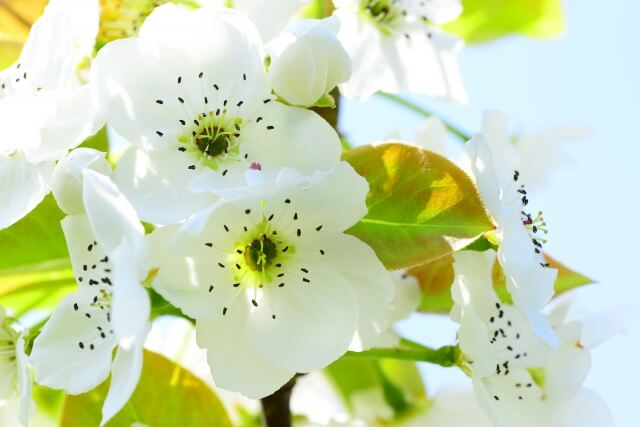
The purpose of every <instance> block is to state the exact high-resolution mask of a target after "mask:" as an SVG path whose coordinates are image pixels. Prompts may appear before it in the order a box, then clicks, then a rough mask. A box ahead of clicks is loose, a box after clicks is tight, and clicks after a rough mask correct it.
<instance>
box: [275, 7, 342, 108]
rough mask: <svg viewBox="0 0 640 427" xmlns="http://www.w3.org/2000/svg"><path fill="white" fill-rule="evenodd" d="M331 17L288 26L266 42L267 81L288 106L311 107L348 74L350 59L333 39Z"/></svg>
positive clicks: (335, 26)
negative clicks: (267, 56) (267, 57)
mask: <svg viewBox="0 0 640 427" xmlns="http://www.w3.org/2000/svg"><path fill="white" fill-rule="evenodd" d="M338 28H339V22H338V21H337V19H336V18H335V17H332V18H327V19H323V20H318V19H307V20H301V21H297V22H295V23H294V24H292V25H290V26H289V27H288V28H287V29H286V31H284V32H283V33H282V34H281V35H280V36H278V37H277V38H276V39H275V40H274V41H273V42H271V43H270V44H269V47H268V53H269V58H271V61H270V65H269V81H270V82H271V85H272V86H273V89H274V91H275V93H276V94H277V95H278V96H279V97H281V98H282V99H284V100H285V101H287V102H288V103H289V104H292V105H300V106H306V107H308V106H312V105H314V104H316V103H317V102H318V101H320V100H321V98H322V97H324V96H326V95H327V94H328V93H329V92H330V91H331V90H333V88H335V87H336V86H337V85H338V84H339V83H342V82H344V81H346V80H347V79H348V78H349V76H350V75H351V59H350V58H349V55H348V54H347V52H346V51H345V50H344V48H343V47H342V45H341V44H340V41H339V40H338V39H337V38H336V33H337V32H338Z"/></svg>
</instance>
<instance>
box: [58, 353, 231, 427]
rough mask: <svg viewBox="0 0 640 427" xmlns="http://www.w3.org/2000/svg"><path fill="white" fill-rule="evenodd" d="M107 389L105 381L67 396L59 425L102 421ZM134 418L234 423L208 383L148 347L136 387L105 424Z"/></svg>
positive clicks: (183, 424) (79, 426)
mask: <svg viewBox="0 0 640 427" xmlns="http://www.w3.org/2000/svg"><path fill="white" fill-rule="evenodd" d="M107 391H108V384H107V382H105V383H103V384H102V385H101V386H99V387H98V388H96V389H95V390H93V391H90V392H88V393H85V394H81V395H79V396H67V398H66V402H65V405H64V410H63V415H62V420H61V422H60V426H61V427H86V426H97V425H99V424H100V418H101V408H102V403H103V401H104V399H105V397H106V393H107ZM135 422H138V423H142V424H146V425H149V426H153V427H190V426H193V427H201V426H215V427H231V426H232V424H231V420H230V419H229V416H228V415H227V412H226V410H225V408H224V406H223V405H222V403H221V401H220V399H218V397H217V396H216V395H215V393H214V392H213V391H212V390H211V388H210V387H209V386H207V385H206V384H205V383H204V382H203V381H202V380H200V379H199V378H197V377H196V376H194V375H193V374H192V373H190V372H189V371H188V370H186V369H184V368H182V367H181V366H179V365H177V364H176V363H174V362H172V361H170V360H168V359H167V358H165V357H164V356H161V355H159V354H156V353H153V352H151V351H146V350H145V353H144V365H143V369H142V376H141V378H140V382H139V383H138V387H137V388H136V391H135V392H134V393H133V396H131V399H130V400H129V403H127V404H126V405H125V407H124V408H123V409H122V410H121V411H120V412H119V413H118V414H117V415H116V416H115V417H114V418H113V419H112V420H111V421H109V422H108V423H107V424H106V427H130V426H131V424H132V423H135Z"/></svg>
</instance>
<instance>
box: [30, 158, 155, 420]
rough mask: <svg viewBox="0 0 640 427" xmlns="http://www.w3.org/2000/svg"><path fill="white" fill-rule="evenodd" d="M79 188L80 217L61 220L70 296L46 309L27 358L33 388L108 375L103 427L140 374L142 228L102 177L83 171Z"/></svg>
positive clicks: (74, 385) (74, 389)
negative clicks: (75, 287) (70, 272)
mask: <svg viewBox="0 0 640 427" xmlns="http://www.w3.org/2000/svg"><path fill="white" fill-rule="evenodd" d="M73 154H74V153H73V152H72V153H71V154H70V156H72V155H73ZM61 167H65V166H61ZM70 173H71V172H70ZM80 188H81V189H82V200H83V203H84V208H85V211H84V212H83V213H76V214H73V215H69V216H67V217H66V218H64V219H63V220H62V228H63V230H64V234H65V238H66V240H67V245H68V247H69V253H70V256H71V264H72V267H73V271H74V275H75V278H76V282H77V283H78V290H77V291H76V292H75V293H73V294H71V295H69V296H67V297H66V298H64V299H63V300H62V301H61V302H60V304H59V305H58V306H57V307H56V309H55V310H54V311H53V314H52V315H51V318H50V319H49V320H48V321H47V323H46V324H45V326H44V327H43V329H42V331H41V333H40V335H39V336H38V337H37V338H36V340H35V341H34V346H33V352H32V354H31V359H32V362H33V366H34V368H35V374H36V380H37V381H38V383H40V384H43V385H46V386H48V387H51V388H56V389H64V390H65V391H66V392H67V393H69V394H79V393H84V392H86V391H89V390H91V389H93V388H94V387H96V386H98V385H99V384H100V383H102V381H104V380H105V379H106V378H107V376H108V375H109V372H111V386H110V389H109V393H108V394H107V398H106V400H105V403H104V407H103V412H102V415H103V418H102V424H104V423H106V422H107V421H108V420H109V419H110V418H111V417H112V416H113V415H115V414H116V413H117V412H118V411H119V410H120V409H121V408H122V407H123V406H124V404H125V403H126V402H127V400H128V399H129V397H130V395H131V393H133V391H134V389H135V386H136V385H137V383H138V378H139V376H140V372H141V369H142V345H143V343H144V339H145V337H146V333H147V330H148V319H149V311H150V302H149V298H148V295H147V292H146V290H145V289H143V288H142V286H141V284H140V283H141V281H142V280H144V278H145V276H146V275H147V272H148V269H145V262H144V258H143V254H144V246H143V243H144V241H143V235H144V232H143V229H142V225H141V224H140V222H139V221H138V219H137V217H136V215H135V211H134V210H133V207H132V206H131V205H130V204H128V202H127V201H126V199H124V197H123V196H122V194H121V193H120V192H119V191H118V190H117V188H116V187H115V185H114V184H113V183H112V182H111V181H110V179H109V178H108V177H107V176H105V175H102V174H99V173H98V172H95V171H93V170H91V169H90V168H86V169H84V171H83V173H82V185H81V187H80ZM116 347H117V353H116V356H115V359H114V360H113V361H112V354H113V351H114V349H115V348H116Z"/></svg>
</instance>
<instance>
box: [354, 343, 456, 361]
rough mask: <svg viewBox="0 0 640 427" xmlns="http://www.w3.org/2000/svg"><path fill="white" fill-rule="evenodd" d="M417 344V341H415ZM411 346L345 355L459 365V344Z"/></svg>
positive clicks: (373, 349)
mask: <svg viewBox="0 0 640 427" xmlns="http://www.w3.org/2000/svg"><path fill="white" fill-rule="evenodd" d="M414 344H415V343H414ZM417 345H418V346H420V347H417V346H416V347H413V346H412V347H411V348H372V349H370V350H365V351H348V352H347V353H346V354H345V355H344V356H343V357H346V358H349V359H397V360H412V361H415V362H428V363H433V364H435V365H440V366H444V367H451V366H456V365H458V362H459V358H460V350H459V349H458V347H457V346H454V345H447V346H444V347H440V348H436V349H433V348H429V347H425V346H423V345H421V344H417Z"/></svg>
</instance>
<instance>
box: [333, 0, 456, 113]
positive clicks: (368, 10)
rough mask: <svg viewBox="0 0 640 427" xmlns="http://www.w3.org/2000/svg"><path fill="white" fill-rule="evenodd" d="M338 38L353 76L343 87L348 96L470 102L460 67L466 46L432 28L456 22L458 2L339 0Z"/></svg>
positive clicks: (342, 89)
mask: <svg viewBox="0 0 640 427" xmlns="http://www.w3.org/2000/svg"><path fill="white" fill-rule="evenodd" d="M335 4H336V8H337V9H336V11H335V12H334V15H335V16H336V17H338V19H339V20H340V32H339V33H338V38H339V39H340V40H341V41H342V43H343V45H344V47H345V49H346V50H347V52H349V55H350V56H351V60H352V63H353V74H352V75H351V79H349V81H348V82H347V83H344V84H342V85H341V86H340V89H341V91H342V93H343V94H344V95H346V96H348V97H355V98H360V99H366V98H368V97H369V96H371V95H372V94H374V93H375V92H377V91H385V92H400V91H411V92H415V93H419V94H424V95H428V96H434V97H442V98H447V99H450V100H453V101H457V102H466V93H465V90H464V86H463V83H462V79H461V77H460V73H459V70H458V66H457V53H458V51H459V50H460V48H461V42H460V41H459V40H458V39H456V38H454V37H452V36H449V35H447V34H445V33H443V32H442V31H440V30H438V29H436V28H434V27H433V26H432V25H431V24H430V23H431V22H434V23H438V24H441V23H444V22H447V21H449V20H451V19H454V18H455V17H456V16H457V15H458V14H459V13H460V11H461V10H462V9H461V7H460V2H459V1H458V0H441V1H428V2H423V1H416V0H339V1H335Z"/></svg>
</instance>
